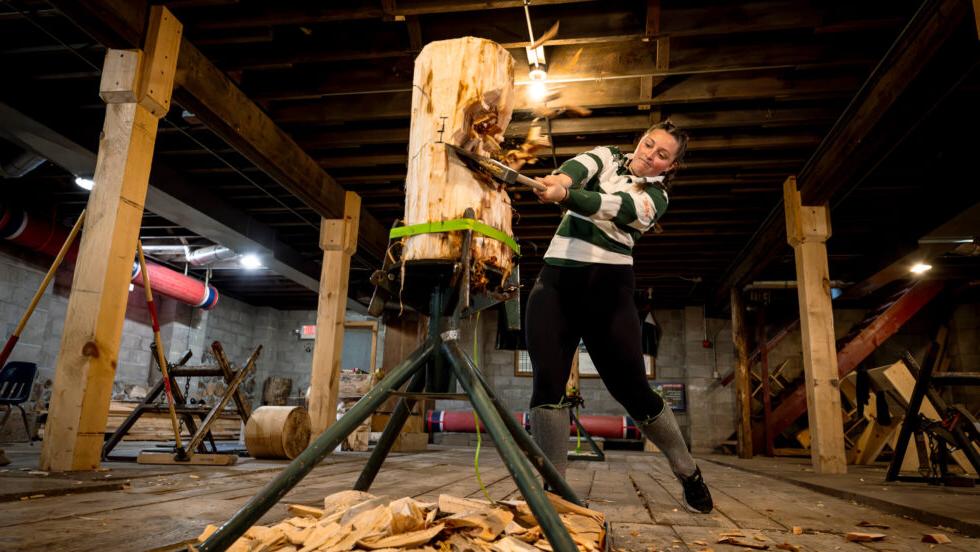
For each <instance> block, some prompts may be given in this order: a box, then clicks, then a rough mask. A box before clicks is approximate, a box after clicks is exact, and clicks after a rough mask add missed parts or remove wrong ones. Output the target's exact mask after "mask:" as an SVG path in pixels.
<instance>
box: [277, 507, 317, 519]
mask: <svg viewBox="0 0 980 552" xmlns="http://www.w3.org/2000/svg"><path fill="white" fill-rule="evenodd" d="M286 511H288V512H289V513H290V514H292V515H294V516H309V517H315V518H321V517H323V513H324V512H323V510H322V509H321V508H315V507H313V506H306V505H305V504H290V505H289V506H286Z"/></svg>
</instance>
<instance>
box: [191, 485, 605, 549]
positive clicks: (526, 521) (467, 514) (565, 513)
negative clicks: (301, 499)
mask: <svg viewBox="0 0 980 552" xmlns="http://www.w3.org/2000/svg"><path fill="white" fill-rule="evenodd" d="M548 498H549V500H551V503H552V504H553V505H554V506H555V509H556V510H557V511H558V514H559V515H560V516H561V519H562V521H563V522H564V524H565V527H567V528H568V531H569V533H570V534H571V536H572V539H573V540H574V541H575V543H576V544H577V545H578V548H579V550H581V551H583V552H591V551H599V550H603V549H604V546H605V539H606V531H605V517H604V516H603V514H602V513H600V512H596V511H594V510H589V509H588V508H583V507H581V506H578V505H575V504H572V503H570V502H567V501H565V500H563V499H561V498H560V497H558V496H556V495H552V494H549V495H548ZM289 513H290V514H292V515H293V516H294V517H291V518H289V519H286V520H284V521H282V522H280V523H277V524H276V525H272V526H270V527H265V526H254V527H251V528H250V529H249V530H248V531H247V532H246V533H245V535H244V536H242V537H241V538H239V539H238V540H237V541H235V543H234V544H233V545H232V546H231V547H230V548H228V550H229V551H232V552H248V551H253V550H263V551H279V552H287V551H289V552H312V551H314V550H316V551H321V552H322V551H326V552H343V551H348V550H374V551H384V552H391V551H395V550H420V551H432V552H435V551H441V550H473V551H476V552H481V551H488V552H491V551H495V552H522V551H528V552H537V551H539V550H547V551H550V550H552V548H551V546H550V545H549V544H548V541H547V539H545V537H544V535H543V533H542V531H541V527H540V526H539V525H538V523H537V521H536V520H535V519H534V516H533V515H532V514H531V510H530V508H529V507H528V506H527V503H526V502H524V501H519V500H506V501H501V502H496V503H493V504H491V503H489V502H486V501H483V500H472V499H467V498H457V497H454V496H449V495H441V496H439V501H438V503H436V504H431V503H425V502H419V501H417V500H414V499H412V498H407V497H406V498H399V499H397V500H391V499H388V498H384V497H376V496H374V495H370V494H368V493H364V492H360V491H342V492H339V493H336V494H332V495H330V496H328V497H326V498H324V500H323V508H315V507H311V506H302V505H290V506H289ZM216 529H217V528H216V527H215V526H214V525H208V526H207V527H206V528H205V529H204V532H203V533H201V535H200V536H199V537H198V542H204V540H205V539H207V538H208V537H209V536H210V535H211V534H212V533H214V531H215V530H216ZM192 549H193V547H192Z"/></svg>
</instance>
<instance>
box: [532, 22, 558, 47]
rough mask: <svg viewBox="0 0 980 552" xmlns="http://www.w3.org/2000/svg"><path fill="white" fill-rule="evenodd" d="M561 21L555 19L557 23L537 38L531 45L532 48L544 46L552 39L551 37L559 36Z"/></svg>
mask: <svg viewBox="0 0 980 552" xmlns="http://www.w3.org/2000/svg"><path fill="white" fill-rule="evenodd" d="M559 23H561V22H560V21H555V24H554V25H552V26H551V28H550V29H548V30H547V31H545V32H544V34H543V35H541V36H539V37H538V39H537V40H535V41H534V42H533V43H531V45H530V46H529V48H531V49H532V50H533V49H535V48H537V47H538V46H543V45H544V44H545V43H546V42H548V41H549V40H551V39H553V38H555V37H556V36H558V24H559Z"/></svg>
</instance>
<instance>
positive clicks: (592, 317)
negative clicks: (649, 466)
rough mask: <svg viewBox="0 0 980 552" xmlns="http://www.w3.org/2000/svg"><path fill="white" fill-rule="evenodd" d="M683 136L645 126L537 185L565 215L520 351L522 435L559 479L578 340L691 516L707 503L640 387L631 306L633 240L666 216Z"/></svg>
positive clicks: (666, 423)
mask: <svg viewBox="0 0 980 552" xmlns="http://www.w3.org/2000/svg"><path fill="white" fill-rule="evenodd" d="M687 140H688V138H687V134H685V133H684V132H683V131H682V130H680V129H678V128H677V127H675V126H674V125H673V124H671V123H670V122H662V123H658V124H656V125H654V126H653V127H651V128H650V129H649V130H647V132H646V133H644V135H643V137H642V138H640V141H639V143H638V145H637V147H636V150H635V151H634V152H633V154H632V155H630V154H627V155H623V154H622V153H620V152H619V150H618V149H617V148H615V147H599V148H595V149H593V150H592V151H590V152H587V153H583V154H581V155H578V156H576V157H575V158H573V159H571V160H569V161H567V162H565V163H564V164H563V165H562V166H561V168H559V169H558V170H557V171H556V172H555V173H554V174H552V175H550V176H546V177H544V178H538V179H537V180H538V181H539V182H541V183H542V184H544V185H545V186H546V188H545V189H544V190H542V191H535V193H536V194H537V196H538V197H539V198H540V199H541V201H545V202H554V203H558V204H559V205H561V206H562V207H564V208H565V209H567V212H566V213H565V216H564V217H563V218H562V221H561V224H560V225H559V226H558V230H557V231H556V232H555V236H554V237H553V238H552V240H551V245H550V247H548V251H547V252H546V253H545V254H544V260H545V266H544V268H542V270H541V273H540V274H539V275H538V279H537V281H536V282H535V284H534V287H533V288H532V290H531V293H530V296H529V297H528V302H527V348H528V354H529V356H530V357H531V364H532V366H533V369H534V390H533V393H532V395H531V420H530V421H531V433H532V434H533V436H534V439H535V441H537V443H538V445H539V446H540V447H541V449H542V450H543V451H544V453H545V454H546V455H547V456H548V458H549V459H551V461H552V462H553V463H554V464H555V466H556V467H557V468H558V471H559V472H561V473H562V474H563V475H564V473H565V467H566V465H567V446H568V424H569V415H568V408H569V406H570V405H569V404H568V402H567V401H566V400H565V395H564V393H565V383H566V381H567V380H568V375H569V371H570V369H571V364H572V356H573V355H574V354H575V352H576V351H577V349H578V344H579V340H580V339H581V340H583V341H584V342H585V346H586V348H587V349H588V351H589V355H590V356H591V357H592V362H593V363H594V364H595V366H596V370H597V371H598V372H599V376H600V377H601V378H602V381H603V383H604V384H605V385H606V388H607V389H609V392H610V393H611V394H612V396H613V398H615V399H616V400H617V401H619V402H620V404H622V405H623V406H624V407H625V408H626V411H627V412H628V413H629V414H630V416H632V417H633V419H634V420H635V421H636V422H637V425H638V426H639V428H640V430H641V431H642V432H643V434H644V435H645V436H646V437H647V438H648V439H650V440H651V441H653V443H654V444H655V445H657V447H658V448H659V449H660V450H661V451H663V452H664V454H666V456H667V459H668V460H669V461H670V466H671V469H672V470H673V472H674V474H675V475H676V476H677V478H678V479H679V480H680V482H681V484H682V486H683V488H684V500H685V503H686V504H687V506H688V508H689V509H691V510H692V511H694V512H702V513H708V512H710V511H711V509H712V507H713V504H712V500H711V493H709V492H708V487H707V486H706V485H705V484H704V480H703V479H702V477H701V470H700V469H698V467H697V464H695V462H694V458H692V457H691V454H690V452H688V450H687V445H686V444H685V442H684V438H683V436H682V435H681V432H680V428H678V426H677V421H676V420H675V419H674V415H673V413H672V412H671V410H670V408H669V407H667V406H666V405H665V404H664V401H663V399H661V398H660V396H659V395H657V394H656V393H655V392H654V391H653V390H652V389H650V385H649V383H648V382H647V378H646V367H645V366H644V362H643V354H642V351H641V341H642V340H641V330H640V320H639V317H638V316H637V311H636V306H635V304H634V302H633V286H634V279H633V257H632V248H633V244H634V243H635V241H636V240H637V239H638V238H639V237H640V235H642V234H643V233H644V232H646V231H647V230H649V229H650V228H652V227H653V225H654V223H655V222H656V221H657V219H659V218H660V217H661V216H662V215H663V213H664V211H665V210H666V209H667V193H668V190H669V189H670V179H671V177H672V176H673V173H674V172H675V171H676V170H677V167H678V164H679V163H680V162H681V160H682V159H683V157H684V153H685V150H686V149H687Z"/></svg>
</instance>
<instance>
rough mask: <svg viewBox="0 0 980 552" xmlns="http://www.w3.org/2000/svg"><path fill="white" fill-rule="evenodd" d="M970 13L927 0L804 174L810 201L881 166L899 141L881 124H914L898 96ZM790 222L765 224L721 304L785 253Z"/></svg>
mask: <svg viewBox="0 0 980 552" xmlns="http://www.w3.org/2000/svg"><path fill="white" fill-rule="evenodd" d="M967 11H968V9H967V7H966V3H965V2H962V1H961V0H927V1H926V2H925V3H924V4H923V5H922V7H920V8H919V10H918V11H917V12H916V14H915V16H913V18H912V21H910V22H909V24H908V25H906V26H905V28H904V29H903V30H902V33H901V34H900V35H899V37H898V38H897V39H896V40H895V43H894V44H892V47H891V48H889V49H888V51H887V53H886V54H885V57H884V58H883V59H882V60H881V62H880V63H879V64H878V65H877V66H876V67H875V69H874V71H872V73H871V75H870V76H868V78H867V80H866V81H865V83H864V85H863V86H862V87H861V89H860V90H859V91H858V93H857V94H856V95H855V97H854V99H853V100H852V101H851V102H850V103H849V104H848V107H847V108H846V110H845V112H844V113H843V114H842V115H841V116H840V118H839V119H838V121H837V123H836V124H835V125H834V126H833V128H831V130H830V132H829V133H828V134H827V136H826V137H824V140H823V144H822V145H821V147H819V148H818V149H817V151H815V152H814V154H813V155H812V156H811V157H810V160H809V161H808V162H807V164H806V166H805V168H804V169H803V170H802V171H801V172H800V183H801V194H802V197H803V199H804V201H806V202H807V203H808V204H822V203H824V202H826V201H827V200H829V199H830V198H831V197H833V196H834V194H835V193H837V192H838V191H839V190H840V189H841V188H842V187H843V186H853V185H854V184H855V182H857V181H859V180H860V179H861V178H863V176H864V175H866V174H868V172H869V171H870V170H872V168H874V167H875V166H877V160H878V159H880V158H881V155H886V154H887V153H886V152H885V150H884V149H883V148H884V147H886V146H889V145H891V144H894V141H895V136H894V135H892V134H890V133H893V132H894V131H893V130H891V129H889V128H884V127H882V126H880V124H881V122H882V120H883V119H884V118H885V117H886V116H890V115H893V117H892V118H893V119H894V122H893V125H892V126H895V125H897V127H896V128H908V127H909V120H910V117H911V116H912V115H913V113H910V112H909V110H908V109H905V110H901V113H898V111H899V110H898V109H896V106H898V105H899V104H901V103H902V102H899V101H898V99H899V98H900V97H902V94H903V92H905V91H907V90H914V89H916V87H915V86H911V84H912V83H916V82H918V79H917V77H918V76H919V75H920V74H922V72H921V68H922V67H932V66H935V65H936V63H935V58H936V57H937V53H938V52H939V51H940V50H941V47H942V46H943V44H945V43H947V41H948V39H949V38H950V37H951V36H953V34H954V33H955V31H956V29H957V28H958V27H959V26H960V23H961V22H962V20H963V18H964V17H965V15H966V13H967ZM964 59H967V58H964ZM911 104H912V105H916V106H920V107H919V109H918V110H917V113H918V114H921V115H925V114H927V113H928V111H929V110H930V109H932V107H933V105H934V104H933V102H928V101H922V100H921V99H919V100H916V101H914V102H911ZM886 126H887V125H886ZM784 223H785V221H784V220H783V217H779V216H775V212H774V216H771V217H769V218H768V219H767V220H766V221H764V222H763V224H762V225H761V226H760V228H759V231H758V232H756V234H755V236H754V238H753V240H752V243H750V244H747V246H746V248H745V250H744V251H743V253H742V254H741V255H739V257H738V258H737V259H736V260H735V262H734V263H732V266H731V268H730V269H729V271H728V277H727V278H726V279H725V281H724V282H723V283H722V285H721V286H719V288H718V290H717V291H716V295H715V303H716V304H721V302H722V301H723V300H724V297H725V294H726V293H727V290H728V288H729V287H731V286H740V285H741V284H743V283H745V282H747V281H749V280H751V279H752V278H753V277H755V275H756V274H759V273H760V272H761V271H762V270H764V269H765V268H766V267H768V266H769V264H770V263H771V262H772V260H773V259H774V257H775V256H776V255H778V254H780V253H782V252H783V251H785V249H784V246H782V244H781V242H782V236H783V234H784V232H785V229H786V228H785V226H784Z"/></svg>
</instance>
